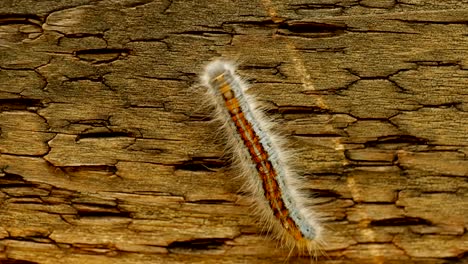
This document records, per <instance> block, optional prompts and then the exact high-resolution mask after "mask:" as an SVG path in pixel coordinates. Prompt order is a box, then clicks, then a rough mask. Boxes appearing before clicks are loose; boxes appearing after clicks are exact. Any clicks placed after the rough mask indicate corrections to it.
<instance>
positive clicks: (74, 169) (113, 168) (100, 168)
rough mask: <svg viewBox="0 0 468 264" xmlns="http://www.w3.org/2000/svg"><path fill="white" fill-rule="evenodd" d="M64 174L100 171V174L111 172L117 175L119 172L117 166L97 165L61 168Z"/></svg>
mask: <svg viewBox="0 0 468 264" xmlns="http://www.w3.org/2000/svg"><path fill="white" fill-rule="evenodd" d="M60 168H61V169H62V170H63V171H64V172H66V173H67V174H73V173H77V172H81V171H93V172H96V171H100V172H109V173H115V172H117V167H116V166H109V165H96V166H61V167H60Z"/></svg>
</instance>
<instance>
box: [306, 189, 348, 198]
mask: <svg viewBox="0 0 468 264" xmlns="http://www.w3.org/2000/svg"><path fill="white" fill-rule="evenodd" d="M310 194H311V195H310V196H311V198H316V197H321V198H341V195H340V194H339V193H337V192H334V191H332V190H319V189H310Z"/></svg>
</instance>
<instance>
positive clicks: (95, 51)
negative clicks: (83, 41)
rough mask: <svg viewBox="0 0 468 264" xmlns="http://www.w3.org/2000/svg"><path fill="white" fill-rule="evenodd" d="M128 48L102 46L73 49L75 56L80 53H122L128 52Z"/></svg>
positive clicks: (80, 54)
mask: <svg viewBox="0 0 468 264" xmlns="http://www.w3.org/2000/svg"><path fill="white" fill-rule="evenodd" d="M130 52H131V50H130V49H109V48H104V49H87V50H78V51H75V55H76V56H82V55H101V54H124V53H130Z"/></svg>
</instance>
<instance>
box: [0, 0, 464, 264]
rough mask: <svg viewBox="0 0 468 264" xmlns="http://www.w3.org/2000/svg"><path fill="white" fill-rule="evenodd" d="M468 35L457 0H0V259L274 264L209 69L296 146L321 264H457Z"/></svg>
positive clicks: (282, 253)
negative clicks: (317, 229) (228, 152)
mask: <svg viewBox="0 0 468 264" xmlns="http://www.w3.org/2000/svg"><path fill="white" fill-rule="evenodd" d="M467 25H468V2H467V1H460V0H446V1H439V0H398V1H397V0H360V1H358V0H322V1H319V0H308V1H307V0H291V1H282V0H248V1H209V0H204V1H182V0H180V1H175V0H174V1H169V0H167V1H166V0H160V1H158V0H122V1H115V0H67V1H65V0H59V1H46V0H40V1H35V0H2V1H1V2H0V152H1V154H0V263H6V264H35V263H67V264H75V263H76V264H78V263H79V264H83V263H103V264H106V263H112V264H114V263H117V264H120V263H175V264H177V263H217V264H218V263H221V264H222V263H249V264H250V263H252V264H256V263H284V260H285V259H286V257H287V256H288V253H289V252H288V251H287V250H285V249H281V248H277V244H276V242H275V241H271V240H269V239H265V238H264V236H263V235H262V234H261V226H260V225H259V223H257V222H256V220H255V218H254V217H253V216H252V215H251V214H250V208H249V205H250V201H249V200H248V198H246V197H247V196H246V195H245V194H244V193H240V192H238V188H239V187H240V183H239V182H237V181H236V180H235V175H233V173H232V172H230V171H229V170H228V169H226V168H227V167H228V166H229V163H228V162H227V161H226V159H225V158H222V150H223V147H222V145H219V144H217V143H216V142H215V141H214V140H213V139H212V138H213V135H214V133H215V132H214V131H216V130H217V129H218V127H217V125H216V124H213V123H211V122H209V121H210V120H209V118H208V116H209V108H206V107H201V106H200V102H201V101H202V98H201V96H202V93H203V89H201V88H199V87H197V78H198V77H197V75H198V73H200V71H201V70H202V68H203V66H204V65H205V64H206V63H207V62H208V61H210V60H211V59H213V58H216V57H219V56H223V57H227V58H234V59H238V60H239V62H240V65H241V66H240V74H241V75H243V76H246V77H247V78H249V80H250V81H251V82H252V83H253V85H252V89H251V92H252V93H253V94H255V95H257V96H258V98H259V99H260V100H261V101H263V102H265V103H266V104H268V105H269V106H270V109H271V110H270V111H269V112H268V114H269V115H270V116H272V117H273V118H274V119H275V121H276V122H278V123H280V124H281V127H282V130H283V131H282V132H283V133H285V134H287V135H289V137H290V139H291V140H292V141H294V142H295V145H297V146H300V147H301V154H300V155H299V156H298V158H297V159H298V161H299V162H300V163H301V164H302V168H303V172H304V175H306V176H307V177H308V179H309V183H310V184H308V186H305V187H306V188H309V189H310V191H311V193H315V195H316V196H317V197H316V198H314V199H316V200H317V201H318V203H319V204H318V205H317V210H320V211H321V212H323V213H324V214H325V221H326V226H327V227H328V229H327V230H328V231H327V232H326V240H327V242H328V243H327V244H326V245H325V247H324V252H325V253H326V255H327V256H326V257H323V256H322V257H319V258H318V262H319V263H330V264H331V263H333V264H338V263H340V264H341V263H343V264H344V263H440V264H442V263H468V254H467V253H466V252H468V233H467V228H468V180H467V179H468V178H467V177H468V122H467V120H468V44H467V43H468V26H467ZM309 261H310V260H309V258H306V257H298V256H292V257H290V258H289V263H310V262H309Z"/></svg>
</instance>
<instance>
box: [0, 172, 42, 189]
mask: <svg viewBox="0 0 468 264" xmlns="http://www.w3.org/2000/svg"><path fill="white" fill-rule="evenodd" d="M36 186H37V184H33V183H30V182H28V181H25V180H24V179H23V177H22V176H21V175H18V174H13V173H4V176H2V177H0V189H5V188H16V187H36Z"/></svg>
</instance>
